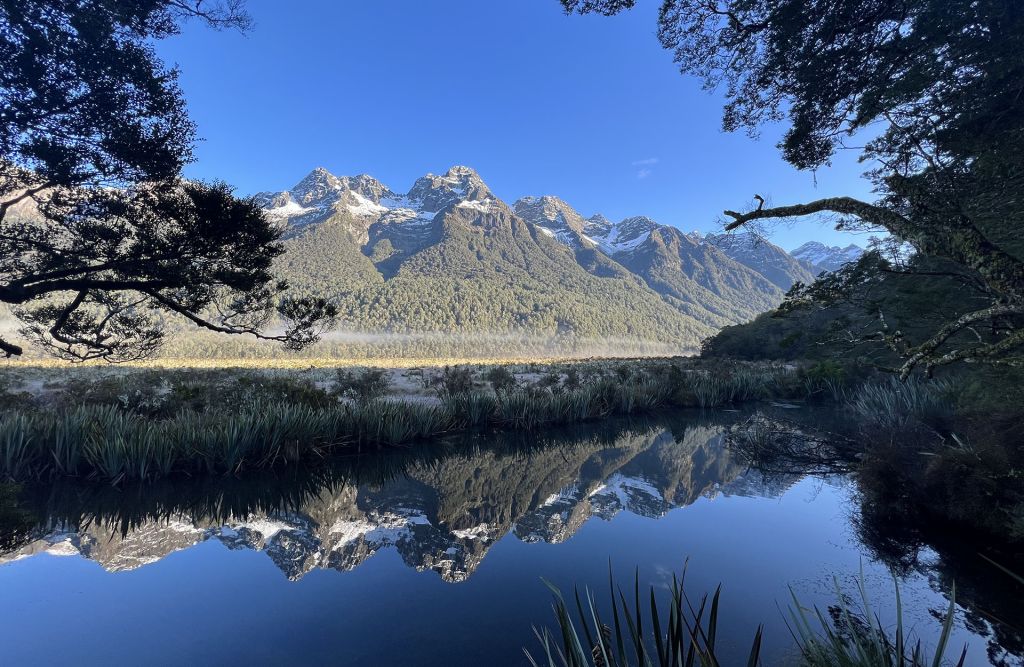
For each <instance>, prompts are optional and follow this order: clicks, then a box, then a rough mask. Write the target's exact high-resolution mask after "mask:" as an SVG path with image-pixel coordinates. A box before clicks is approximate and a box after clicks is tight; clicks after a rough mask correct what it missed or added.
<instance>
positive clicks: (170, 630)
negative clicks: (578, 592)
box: [0, 412, 1024, 665]
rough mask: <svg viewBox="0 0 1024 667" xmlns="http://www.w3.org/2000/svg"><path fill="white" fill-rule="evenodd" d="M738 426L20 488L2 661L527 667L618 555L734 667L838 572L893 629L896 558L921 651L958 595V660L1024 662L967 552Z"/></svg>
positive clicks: (7, 540) (985, 571)
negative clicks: (787, 465)
mask: <svg viewBox="0 0 1024 667" xmlns="http://www.w3.org/2000/svg"><path fill="white" fill-rule="evenodd" d="M740 417H741V415H739V414H737V413H729V412H723V413H717V414H711V415H706V414H705V415H699V414H688V415H677V416H674V417H672V418H666V419H661V420H649V421H631V422H612V423H607V424H603V425H600V426H598V427H590V428H589V429H582V430H569V431H564V432H559V433H552V434H545V435H544V436H543V437H536V436H521V435H520V436H513V435H492V436H487V437H483V436H478V437H477V439H476V440H475V441H465V440H463V441H458V442H452V443H447V444H444V445H441V446H436V447H420V448H416V449H415V450H412V451H408V452H390V453H384V454H380V455H376V456H372V457H364V458H363V459H360V460H358V461H351V462H344V463H341V464H339V465H334V466H330V467H323V468H320V469H317V470H316V471H307V472H304V473H301V474H288V475H285V476H281V477H270V476H267V477H259V478H250V479H247V480H179V481H176V482H174V483H162V484H158V485H153V486H149V487H146V488H142V489H140V488H126V489H112V488H95V487H87V486H58V487H49V488H40V489H22V490H21V492H20V494H19V495H18V496H17V497H16V500H15V497H13V496H12V497H8V498H7V499H6V500H5V501H4V507H3V509H2V510H0V515H2V517H3V518H2V520H0V552H2V553H3V555H2V557H0V562H2V563H3V564H2V565H0V602H2V604H0V647H2V648H0V662H2V663H3V664H55V663H63V662H74V663H76V664H97V665H98V664H104V665H113V664H125V665H128V664H149V665H163V664H166V665H180V664H352V665H388V664H394V665H484V664H494V665H505V664H508V665H521V664H526V660H525V657H524V656H523V652H522V648H523V647H526V648H528V649H531V650H533V651H534V653H535V655H536V654H537V653H536V649H537V647H538V644H537V641H536V639H535V638H534V636H533V631H532V626H533V625H535V624H548V625H550V624H551V621H552V613H551V607H550V600H551V596H550V594H549V592H548V591H547V589H546V588H545V586H544V585H543V583H542V581H541V578H542V577H543V578H544V579H547V580H548V581H550V582H552V583H553V584H555V585H557V586H560V587H561V588H562V589H563V590H566V591H569V590H571V589H572V587H573V585H580V586H588V585H589V586H591V587H594V588H595V589H597V592H598V593H599V595H600V596H606V591H607V585H608V568H609V563H611V567H612V569H613V571H614V572H615V575H616V577H617V578H619V579H620V580H621V581H622V582H623V583H627V582H631V581H632V577H633V573H634V568H637V571H638V572H639V576H640V581H641V585H643V586H648V585H654V586H657V587H664V586H666V585H667V583H668V582H669V581H671V576H672V573H674V572H678V571H680V570H681V568H682V566H683V563H684V560H685V559H686V558H687V557H689V559H690V561H689V571H688V575H687V588H688V590H689V591H690V592H691V593H692V594H699V593H701V592H704V591H710V590H712V589H713V588H714V587H715V586H716V585H717V584H718V583H719V582H721V583H722V584H723V594H722V611H721V615H720V627H721V629H720V633H721V634H722V635H723V636H724V637H725V638H722V639H720V640H719V645H720V648H721V649H722V653H723V654H724V657H725V663H724V664H736V663H739V662H741V658H743V657H745V654H746V652H747V650H748V648H749V644H750V639H751V637H752V636H753V633H754V630H755V628H756V627H757V625H758V624H760V623H763V624H764V625H765V637H766V639H765V654H764V655H765V664H782V663H785V662H786V661H787V659H791V658H792V657H793V648H792V645H791V641H790V634H789V631H788V630H787V628H786V625H785V623H784V617H783V612H784V611H785V610H786V609H787V607H788V605H789V604H790V600H791V598H790V593H789V590H790V587H791V588H792V589H793V590H794V591H795V592H796V594H797V596H798V597H799V598H800V600H801V601H802V602H804V603H805V604H808V605H810V604H817V605H819V606H821V607H822V608H823V609H824V608H826V607H827V606H828V605H830V604H834V602H835V599H836V593H835V590H834V587H835V583H834V581H833V577H835V578H837V579H838V583H839V586H840V588H841V589H842V591H843V592H844V593H846V594H849V595H855V594H856V587H857V581H858V577H859V576H860V575H859V571H860V569H861V568H863V572H864V579H865V581H866V584H867V589H868V593H869V595H870V596H871V599H872V604H873V605H874V611H875V612H877V613H879V614H880V615H881V618H882V619H883V621H884V622H886V623H888V622H891V621H892V620H893V619H894V614H893V612H894V610H893V605H892V599H893V596H892V586H893V584H892V579H891V575H890V574H889V572H890V570H889V565H891V564H894V563H895V564H898V565H899V566H900V569H899V572H898V577H899V580H900V586H901V591H902V594H903V601H904V606H905V616H906V622H907V623H908V624H909V625H910V626H912V627H913V628H914V629H915V630H917V631H918V632H919V633H921V634H922V635H923V636H924V639H925V643H926V644H928V643H930V642H931V641H932V640H933V639H934V638H935V637H937V634H938V622H937V621H936V620H935V616H936V615H941V614H942V613H944V611H945V608H946V606H947V605H948V597H947V596H948V595H949V589H950V585H951V583H952V582H953V580H954V579H955V580H956V582H957V586H958V601H960V603H961V604H960V606H958V609H957V626H956V631H955V633H954V636H953V638H952V640H951V644H952V645H953V646H954V647H956V649H957V651H959V648H960V647H961V646H962V645H963V644H964V643H967V644H968V655H969V658H968V664H972V665H982V664H989V663H990V662H991V663H993V664H1007V665H1015V664H1022V663H1021V661H1020V659H1019V657H1018V656H1019V655H1020V650H1021V641H1020V634H1019V632H1017V630H1015V628H1018V627H1020V625H1019V621H1020V619H1021V616H1022V615H1024V609H1021V607H1024V603H1021V601H1020V599H1019V598H1018V595H1019V594H1020V593H1021V590H1019V589H1017V590H1014V586H1015V585H1016V584H1013V583H1012V582H1010V580H1008V579H1007V578H1006V577H1005V575H1002V574H1001V573H999V572H998V571H995V570H994V569H993V568H992V567H991V566H989V565H988V564H987V563H985V562H984V561H982V560H981V559H979V558H977V557H976V556H975V553H976V551H977V548H975V547H980V545H962V546H963V547H964V548H963V549H954V550H953V551H952V552H950V553H944V552H940V551H938V550H935V549H933V548H930V547H928V546H927V545H924V544H917V543H907V544H901V543H900V541H899V538H892V537H891V536H886V535H885V531H884V530H883V529H879V528H878V527H877V526H866V525H865V523H864V520H863V518H862V516H861V511H860V503H859V500H858V495H857V489H856V485H855V483H854V481H852V480H851V479H849V478H847V477H845V476H841V475H831V476H816V475H796V474H789V475H783V476H780V475H768V474H762V473H760V472H758V471H756V470H750V469H748V468H747V467H746V466H745V465H744V464H743V463H742V462H741V461H739V460H737V459H736V458H735V457H734V456H731V455H730V450H729V449H728V447H727V446H726V444H725V441H724V438H723V431H724V429H726V428H728V426H729V425H730V424H732V423H733V422H734V421H736V420H737V419H738V418H740ZM8 495H9V496H10V495H11V494H8ZM894 551H895V552H898V553H897V554H896V555H894ZM883 555H884V556H885V558H882V556H883ZM996 619H998V620H996ZM1000 661H1002V662H1000Z"/></svg>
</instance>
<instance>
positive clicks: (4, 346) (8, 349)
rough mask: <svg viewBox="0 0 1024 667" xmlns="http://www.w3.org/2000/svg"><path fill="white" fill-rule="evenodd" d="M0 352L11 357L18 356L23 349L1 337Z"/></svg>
mask: <svg viewBox="0 0 1024 667" xmlns="http://www.w3.org/2000/svg"><path fill="white" fill-rule="evenodd" d="M0 352H3V353H4V357H6V358H7V359H10V358H11V357H20V356H21V355H22V354H23V353H24V350H22V349H21V347H20V346H18V345H15V344H14V343H8V342H7V341H5V340H4V339H3V338H0Z"/></svg>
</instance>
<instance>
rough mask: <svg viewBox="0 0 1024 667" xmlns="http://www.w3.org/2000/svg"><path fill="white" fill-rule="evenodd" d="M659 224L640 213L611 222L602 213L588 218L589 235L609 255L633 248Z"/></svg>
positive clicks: (646, 237) (587, 228) (587, 229)
mask: <svg viewBox="0 0 1024 667" xmlns="http://www.w3.org/2000/svg"><path fill="white" fill-rule="evenodd" d="M660 226H661V225H659V224H658V223H657V222H655V221H654V220H651V219H650V218H648V217H647V216H643V215H638V216H634V217H632V218H626V219H625V220H623V221H621V222H615V223H613V222H610V221H609V220H608V219H607V218H605V217H604V216H602V215H595V216H594V217H592V218H590V219H589V220H587V225H586V232H587V237H588V238H589V239H591V240H592V241H593V242H594V243H595V244H597V245H598V246H600V248H601V250H602V251H604V252H605V253H606V254H608V255H614V254H615V253H618V252H625V251H629V250H633V249H634V248H636V247H638V246H640V245H641V244H642V243H643V242H644V241H646V240H647V239H648V238H649V237H650V235H651V232H653V231H654V230H655V229H658V228H659V227H660Z"/></svg>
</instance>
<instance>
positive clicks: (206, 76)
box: [158, 0, 870, 249]
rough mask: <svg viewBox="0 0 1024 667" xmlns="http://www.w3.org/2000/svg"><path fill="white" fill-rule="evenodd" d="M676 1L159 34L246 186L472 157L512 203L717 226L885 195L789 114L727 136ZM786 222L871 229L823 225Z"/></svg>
mask: <svg viewBox="0 0 1024 667" xmlns="http://www.w3.org/2000/svg"><path fill="white" fill-rule="evenodd" d="M659 4H660V3H659V2H657V1H655V0H646V1H645V0H640V2H638V5H639V6H638V7H637V8H636V9H634V10H633V11H631V12H627V13H625V14H623V15H620V16H617V17H612V18H605V17H599V16H583V17H581V16H565V15H564V14H563V12H562V10H561V5H560V4H559V3H558V1H557V0H505V1H495V0H487V1H486V2H481V1H480V0H430V1H429V2H424V1H422V0H373V2H354V1H351V0H344V1H331V2H328V1H326V0H291V1H289V2H280V1H274V0H249V3H248V7H249V11H250V13H251V14H252V16H253V18H254V19H255V22H256V25H255V27H254V29H253V30H252V31H251V32H250V33H248V34H246V35H240V34H238V33H237V32H234V31H224V32H215V31H212V30H210V29H208V28H206V27H203V26H201V25H199V24H195V25H189V26H188V27H187V28H186V29H185V31H184V33H183V34H182V35H181V36H178V37H174V38H172V39H169V40H166V41H164V42H161V43H160V44H159V45H158V49H159V52H160V53H161V55H162V56H163V57H164V58H165V59H166V60H168V61H169V62H172V63H177V64H178V65H179V66H180V68H181V84H182V87H183V88H184V90H185V94H186V97H187V99H188V103H189V108H190V111H191V114H192V117H193V119H194V120H195V121H196V123H197V125H198V128H199V134H200V136H201V137H202V139H203V140H202V142H201V143H200V145H199V146H198V150H197V161H196V163H195V164H193V165H191V166H190V167H189V168H188V174H189V175H190V176H193V177H198V178H204V179H212V178H220V179H223V180H225V181H227V182H229V183H231V184H232V185H234V186H236V187H237V188H238V190H239V192H240V193H242V194H251V193H255V192H258V191H261V190H283V189H287V188H289V187H290V186H291V185H293V184H294V183H295V182H297V181H298V180H299V179H300V178H302V176H304V175H305V174H306V173H308V172H309V171H310V170H311V169H312V168H314V167H316V166H323V167H325V168H327V169H328V170H330V171H331V172H333V173H335V174H338V175H351V174H359V173H368V174H371V175H373V176H375V177H377V178H379V179H380V180H382V181H383V182H384V183H386V184H388V185H389V186H390V187H392V188H393V189H395V190H398V191H403V192H404V191H405V190H407V189H408V188H409V186H410V185H411V184H412V182H413V181H414V180H415V179H416V178H417V177H419V176H421V175H423V174H425V173H427V172H434V173H438V172H443V171H445V170H447V168H448V167H450V166H451V165H454V164H465V165H469V166H472V167H474V168H475V169H477V170H478V171H479V172H480V174H481V176H482V177H483V178H484V180H485V181H487V183H488V185H489V186H490V187H491V189H492V190H493V191H494V192H495V194H497V195H498V196H499V197H501V198H502V199H505V200H506V201H509V202H512V201H513V200H515V199H517V198H518V197H521V196H524V195H530V194H534V195H541V194H555V195H558V196H560V197H562V198H563V199H565V200H566V201H568V202H569V203H570V204H571V205H573V206H574V207H575V208H576V209H578V210H579V211H580V212H581V213H583V214H584V215H591V214H593V213H597V212H600V213H603V214H604V215H606V216H608V217H609V218H612V219H615V220H618V219H621V218H624V217H627V216H631V215H648V216H650V217H652V218H654V219H656V220H658V221H659V222H663V223H667V224H673V225H676V226H678V227H680V228H682V229H684V230H687V231H688V230H692V229H698V230H701V231H705V232H706V231H712V230H714V229H716V227H717V220H718V216H719V215H720V213H721V211H722V209H725V208H730V209H737V208H743V207H745V206H746V205H747V203H748V202H749V201H750V200H751V199H752V196H753V195H754V193H759V194H762V195H764V196H766V197H768V198H769V201H770V202H773V203H775V204H787V203H794V202H799V201H805V200H808V199H815V198H818V197H823V196H830V195H836V194H850V195H854V196H859V197H867V196H870V188H869V185H868V184H867V183H866V182H865V181H864V180H863V179H862V178H861V176H860V174H861V172H862V171H863V165H860V164H858V163H857V161H856V152H855V151H847V152H844V153H843V154H842V155H840V156H838V158H837V159H836V161H835V164H834V165H833V166H832V167H831V168H828V169H824V170H819V171H818V172H817V174H812V173H809V172H799V171H797V170H795V169H793V168H792V167H790V166H789V165H787V164H786V163H785V162H783V161H782V159H781V157H780V155H779V152H778V150H777V149H776V147H775V144H776V142H777V140H778V138H779V136H780V134H781V128H766V129H765V131H764V132H763V133H762V136H761V137H760V138H759V139H751V138H750V137H747V136H746V135H745V134H742V133H739V134H725V133H723V132H722V131H721V129H720V127H721V122H720V119H721V107H722V98H721V96H720V95H719V94H716V93H714V92H711V93H708V92H707V91H705V90H703V89H702V87H701V83H700V82H699V81H698V80H695V79H693V78H689V77H683V76H681V75H680V74H679V73H678V70H677V69H676V67H675V66H674V65H673V63H672V57H671V53H670V52H667V51H665V50H663V49H662V48H661V47H660V45H659V43H658V41H657V38H656V36H655V30H656V19H657V7H658V5H659ZM772 238H773V240H775V241H776V242H777V243H779V244H780V245H782V246H783V247H786V248H788V249H792V248H794V247H796V246H797V245H799V244H800V243H802V242H804V241H806V240H811V239H817V240H822V241H827V242H829V243H843V244H845V243H848V242H850V241H851V240H852V241H854V242H858V243H860V244H862V245H863V244H864V243H865V242H866V239H865V238H864V237H851V236H849V235H841V234H838V233H836V232H834V231H833V230H832V229H831V228H830V227H829V226H828V225H819V224H814V223H812V222H809V221H808V222H803V223H800V224H797V225H793V226H789V227H780V228H776V229H775V230H774V232H773V235H772Z"/></svg>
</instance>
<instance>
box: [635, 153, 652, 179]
mask: <svg viewBox="0 0 1024 667" xmlns="http://www.w3.org/2000/svg"><path fill="white" fill-rule="evenodd" d="M656 164H658V158H656V157H648V158H644V159H643V160H633V166H634V167H640V168H639V169H637V170H636V177H637V178H638V179H640V180H643V179H645V178H647V177H648V176H650V175H651V174H653V173H654V169H652V168H651V167H653V166H654V165H656Z"/></svg>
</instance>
